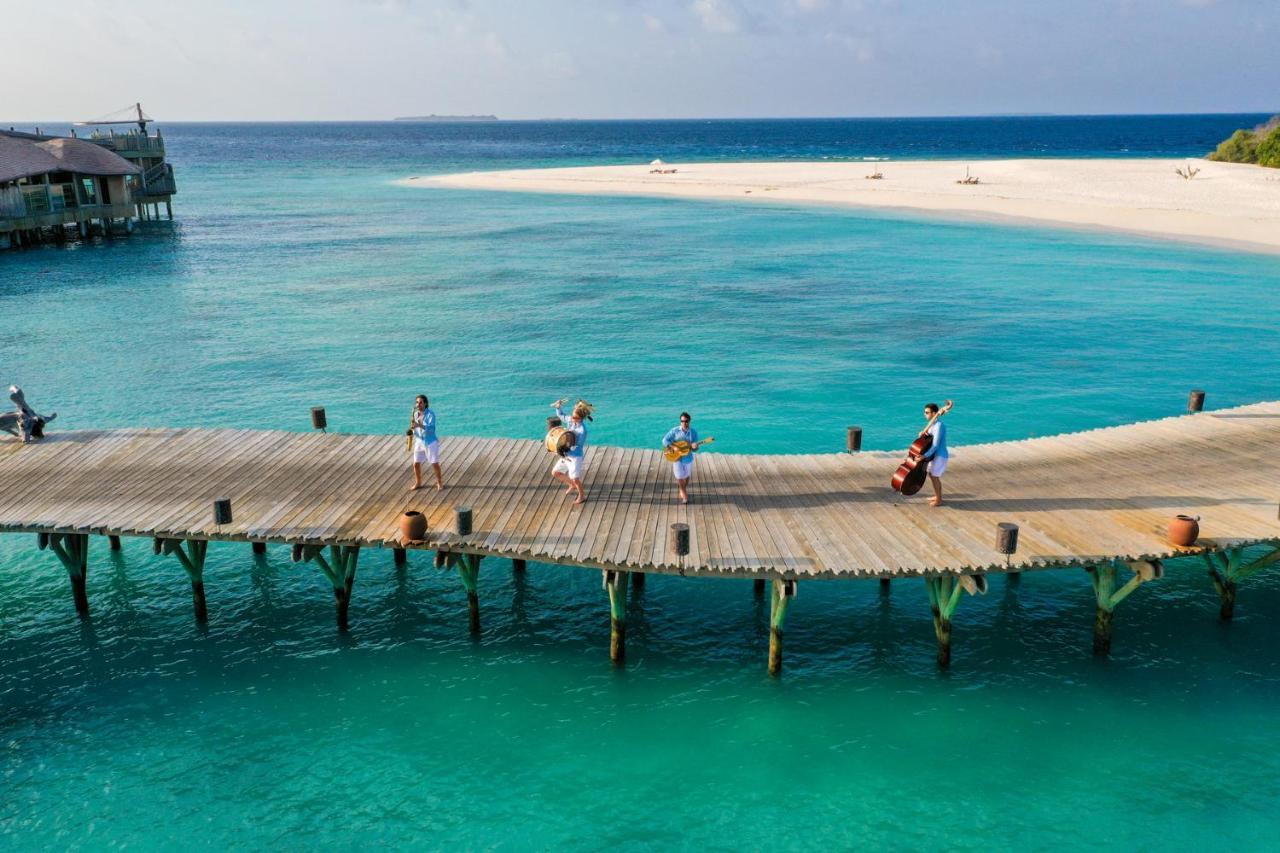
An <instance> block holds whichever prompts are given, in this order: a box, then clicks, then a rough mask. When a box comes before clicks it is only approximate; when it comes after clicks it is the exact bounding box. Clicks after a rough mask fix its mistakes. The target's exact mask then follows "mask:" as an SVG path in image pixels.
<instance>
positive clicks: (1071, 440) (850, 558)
mask: <svg viewBox="0 0 1280 853" xmlns="http://www.w3.org/2000/svg"><path fill="white" fill-rule="evenodd" d="M1277 446H1280V403H1263V404H1258V405H1253V406H1245V407H1241V408H1236V409H1231V410H1224V411H1217V412H1204V413H1199V414H1195V415H1189V416H1183V417H1177V418H1169V419H1165V420H1159V421H1152V422H1147V423H1140V424H1134V425H1129V426H1122V427H1113V428H1107V429H1099V430H1093V431H1089V432H1082V433H1075V434H1068V435H1058V436H1052V437H1046V438H1035V439H1028V440H1025V441H1014V442H1001V443H994V444H985V445H972V446H961V447H959V448H957V449H955V451H954V453H953V459H952V465H951V468H950V469H949V471H948V475H947V485H948V495H947V497H948V502H947V505H946V506H944V507H941V508H931V507H929V506H927V505H926V503H925V501H924V500H923V498H922V497H916V498H912V499H907V498H903V497H901V496H900V495H897V494H896V493H894V492H893V491H891V490H890V488H889V484H888V483H889V478H890V475H891V474H892V473H893V470H894V468H895V467H896V465H897V463H898V462H899V461H900V457H901V454H900V453H884V452H863V453H844V454H822V455H736V454H731V453H717V452H704V453H702V454H699V458H698V462H697V465H696V470H695V479H694V486H693V496H694V502H693V503H692V504H691V505H689V506H687V507H685V506H679V505H677V504H676V502H675V485H674V482H673V480H672V478H671V474H670V469H669V466H668V465H667V464H666V463H665V462H663V460H662V458H661V455H660V453H659V452H658V451H657V450H642V449H628V448H619V447H592V448H590V450H589V451H588V459H589V467H588V470H587V475H586V485H587V489H588V494H589V500H588V502H587V503H586V504H585V505H583V506H581V507H574V506H572V505H571V501H570V499H569V498H568V497H567V496H565V495H564V494H563V490H562V489H561V488H559V487H558V486H556V485H555V484H554V483H552V482H551V481H550V478H549V476H548V472H549V469H550V464H551V461H552V458H553V457H551V456H550V455H549V454H547V453H546V452H545V451H544V450H543V448H542V444H541V442H537V441H530V440H518V439H482V438H462V437H449V436H446V437H442V438H441V454H442V462H443V465H444V470H445V482H446V486H447V488H446V489H445V491H443V492H439V493H438V492H436V491H435V490H434V489H430V488H428V489H424V490H422V491H418V492H412V491H409V490H408V488H407V485H408V481H409V477H410V475H409V471H408V465H407V458H406V457H407V455H406V452H405V449H404V438H403V436H385V435H351V434H335V433H327V434H326V433H292V432H280V431H262V430H231V429H218V430H203V429H115V430H92V431H73V432H65V433H54V434H52V435H50V436H49V437H47V438H46V439H44V440H43V441H41V442H39V443H37V444H33V445H28V446H23V445H20V444H18V443H17V442H14V441H3V442H0V484H3V488H2V489H0V530H4V531H11V532H33V533H38V534H41V542H42V544H52V545H54V546H55V551H57V553H58V554H59V556H60V557H61V558H63V562H64V563H66V564H67V565H68V569H69V570H70V571H71V572H72V579H73V587H74V586H75V581H76V570H77V567H87V562H86V558H84V557H83V556H82V555H81V554H80V553H79V551H78V550H77V549H80V548H83V550H84V552H86V553H87V537H88V536H89V535H105V536H110V537H113V538H114V537H120V536H144V537H148V538H152V539H153V540H154V541H155V543H156V548H157V551H158V552H160V551H163V552H164V553H176V554H177V555H178V557H179V559H180V560H182V561H183V564H184V566H186V568H187V569H188V571H189V572H192V573H193V574H192V580H193V583H195V582H196V581H198V580H200V581H201V582H202V579H201V578H199V577H198V575H199V569H200V567H201V566H202V564H203V558H204V551H205V548H206V547H207V542H208V541H211V540H215V541H223V540H226V541H246V542H254V543H284V544H288V545H291V546H294V554H295V559H307V560H315V561H316V562H317V564H318V565H319V566H320V568H322V569H323V570H324V571H325V573H326V574H327V575H328V576H329V577H330V578H331V579H332V580H333V581H334V588H335V595H336V596H337V598H338V600H339V610H340V615H339V619H340V622H341V623H343V624H345V621H346V604H347V601H348V600H349V598H350V594H351V583H352V581H353V580H354V572H355V561H356V557H357V555H358V554H359V549H361V548H369V547H383V548H391V549H395V550H396V552H397V559H403V552H404V551H405V550H414V549H428V550H433V551H436V552H437V553H438V554H439V555H440V559H442V560H447V561H448V562H449V564H450V565H457V566H458V568H459V571H460V573H461V574H462V576H463V580H464V583H466V584H467V588H468V591H469V592H470V593H471V598H472V606H473V613H472V616H473V626H474V627H476V628H477V629H478V613H477V612H476V608H477V605H476V603H475V582H476V572H477V571H478V567H479V561H480V559H481V558H484V557H503V558H509V559H511V560H514V561H516V562H517V565H521V566H522V565H523V564H524V562H525V561H536V562H543V563H558V564H565V565H574V566H583V567H590V568H596V569H602V570H605V572H606V587H607V588H609V589H610V597H611V600H612V601H613V604H614V605H615V606H614V607H613V616H614V621H615V623H617V622H619V621H620V620H621V618H622V611H621V606H620V605H619V604H618V602H619V601H621V600H624V598H625V589H626V584H627V582H628V578H629V577H636V578H637V580H639V579H642V577H640V576H642V575H643V574H646V573H655V572H656V573H665V574H679V575H712V576H724V577H741V578H755V579H758V580H759V581H761V582H763V581H765V580H768V581H772V583H773V602H774V612H775V619H774V621H773V625H774V628H775V630H776V633H777V635H778V638H779V640H780V637H781V627H782V618H783V616H784V615H785V610H786V604H787V600H788V599H789V597H790V596H791V595H793V594H794V592H795V584H796V582H798V581H807V580H810V579H832V578H882V579H887V578H901V577H909V576H916V577H924V578H926V580H927V582H928V583H927V586H928V590H929V594H930V600H931V603H932V604H933V607H934V612H935V627H937V628H938V630H939V644H940V660H941V658H942V647H943V646H944V645H945V647H946V650H947V655H948V656H949V649H950V638H949V633H950V617H951V615H952V613H954V610H955V606H956V604H958V601H959V598H960V593H961V591H962V590H965V591H968V592H970V593H974V592H982V591H985V580H984V575H985V574H986V573H989V572H1022V571H1028V570H1035V569H1047V568H1063V567H1069V566H1077V567H1086V568H1088V569H1090V571H1091V577H1093V580H1094V587H1095V591H1096V592H1097V593H1098V596H1099V599H1098V601H1099V614H1100V616H1099V619H1102V616H1101V614H1102V613H1103V611H1105V612H1106V618H1107V624H1106V625H1105V626H1097V627H1098V630H1099V631H1101V632H1102V633H1105V634H1106V639H1107V642H1109V635H1110V622H1109V620H1110V612H1111V610H1112V609H1113V608H1114V605H1115V604H1117V603H1118V602H1119V598H1123V597H1124V596H1125V595H1127V594H1128V593H1129V592H1131V591H1132V590H1133V589H1134V588H1136V586H1137V585H1138V584H1140V583H1142V582H1145V581H1147V580H1152V579H1154V578H1156V577H1159V575H1160V564H1159V561H1160V560H1162V559H1165V558H1169V557H1173V556H1179V555H1186V554H1196V553H1201V552H1203V554H1204V559H1205V560H1206V561H1207V562H1208V564H1209V567H1210V569H1211V572H1213V574H1214V575H1215V584H1217V585H1218V586H1219V592H1220V593H1221V594H1222V595H1223V596H1224V598H1223V607H1224V614H1225V612H1226V609H1227V600H1226V596H1227V594H1228V592H1229V593H1230V596H1231V600H1232V602H1234V594H1235V582H1236V580H1238V579H1239V578H1241V577H1244V576H1245V575H1247V574H1249V573H1251V572H1252V571H1256V570H1257V569H1258V568H1261V566H1259V565H1255V564H1254V563H1256V562H1258V561H1257V560H1255V561H1254V563H1248V562H1246V561H1245V559H1244V549H1245V548H1246V547H1249V546H1253V545H1258V544H1262V543H1268V544H1270V545H1271V546H1272V551H1273V553H1272V555H1269V556H1268V557H1267V558H1266V559H1267V561H1268V562H1267V563H1266V564H1269V562H1275V559H1274V554H1275V553H1277V551H1276V549H1277V548H1280V520H1278V517H1277V500H1278V499H1280V456H1277V454H1276V453H1275V450H1274V449H1275V447H1277ZM222 498H225V499H230V501H231V507H232V521H231V522H230V523H226V524H221V525H219V524H216V523H215V518H214V513H213V511H212V505H213V502H214V501H215V500H216V499H222ZM460 507H469V508H470V509H471V521H472V523H471V530H470V532H469V533H463V534H460V533H458V532H457V531H456V522H455V518H456V511H457V510H458V509H459V508H460ZM410 509H415V510H419V511H421V512H422V513H423V514H425V515H426V517H427V520H428V534H427V536H426V538H425V539H423V540H421V541H416V542H403V541H401V540H400V538H399V530H398V521H399V517H400V515H401V513H403V512H404V511H406V510H410ZM1178 513H1185V514H1189V515H1195V516H1200V525H1201V531H1202V537H1203V538H1202V539H1201V541H1200V542H1199V543H1198V544H1197V546H1196V547H1194V548H1191V549H1179V548H1176V547H1174V546H1172V545H1170V544H1169V542H1168V540H1167V538H1166V525H1167V522H1168V520H1169V519H1170V517H1171V516H1173V515H1175V514H1178ZM1000 523H1013V524H1016V525H1017V526H1018V531H1019V536H1018V541H1017V550H1016V552H1015V553H1013V554H1008V555H1006V554H1003V553H1001V552H1000V551H999V550H998V549H997V536H996V529H997V525H998V524H1000ZM673 524H686V525H688V528H689V534H690V541H689V549H688V554H687V555H679V554H677V553H676V548H675V547H674V541H673V533H672V525H673ZM184 546H185V548H186V550H185V551H184V550H183V548H184ZM326 548H327V549H328V554H329V557H328V558H327V559H326V558H325V557H324V551H323V549H326ZM348 561H349V565H348ZM1126 568H1128V569H1130V570H1132V572H1133V578H1132V579H1131V580H1130V581H1129V582H1128V583H1125V584H1122V585H1120V584H1118V581H1117V575H1116V572H1117V569H1119V570H1121V571H1123V570H1124V569H1126ZM80 581H81V584H82V583H83V576H81V578H80ZM1219 582H1220V583H1219ZM618 587H620V588H621V589H618ZM344 593H345V597H344ZM81 597H83V592H82V590H81V592H80V593H78V597H77V601H78V602H79V599H80V598H81ZM199 598H200V599H201V600H200V601H198V602H197V610H198V611H200V610H201V609H202V606H203V601H202V599H203V592H202V590H201V593H200V595H199ZM85 607H86V608H87V603H86V605H85ZM614 627H615V634H616V633H617V631H618V630H619V629H622V630H625V629H624V628H623V627H622V626H620V625H618V624H615V626H614ZM944 628H945V636H944ZM1095 639H1096V640H1097V639H1098V638H1097V637H1095ZM615 641H617V642H618V643H619V645H620V640H619V638H617V637H615ZM779 647H780V643H779ZM615 651H616V652H617V653H618V655H617V656H618V657H620V656H621V649H620V648H619V649H616V650H615Z"/></svg>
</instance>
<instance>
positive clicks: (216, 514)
mask: <svg viewBox="0 0 1280 853" xmlns="http://www.w3.org/2000/svg"><path fill="white" fill-rule="evenodd" d="M213 523H214V524H216V525H218V526H219V527H221V526H222V525H224V524H230V523H231V498H219V499H218V500H216V501H214V502H213Z"/></svg>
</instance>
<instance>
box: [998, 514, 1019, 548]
mask: <svg viewBox="0 0 1280 853" xmlns="http://www.w3.org/2000/svg"><path fill="white" fill-rule="evenodd" d="M996 550H997V551H999V552H1000V553H1001V554H1013V553H1016V552H1017V550H1018V525H1016V524H1014V523H1013V522H1010V521H1002V522H1000V523H999V524H997V525H996Z"/></svg>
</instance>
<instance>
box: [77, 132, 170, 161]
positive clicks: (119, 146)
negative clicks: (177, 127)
mask: <svg viewBox="0 0 1280 853" xmlns="http://www.w3.org/2000/svg"><path fill="white" fill-rule="evenodd" d="M90 139H91V140H92V141H94V142H96V143H98V144H99V145H104V146H106V147H108V148H110V149H112V150H113V151H117V152H119V151H129V152H136V153H138V154H149V155H152V156H157V157H160V156H164V137H162V136H160V135H158V134H157V135H156V136H148V135H147V134H145V133H139V132H137V131H132V132H129V133H117V132H116V131H114V130H113V131H111V132H109V133H103V132H101V131H94V133H93V135H92V136H91V137H90Z"/></svg>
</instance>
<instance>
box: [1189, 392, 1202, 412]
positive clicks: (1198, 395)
mask: <svg viewBox="0 0 1280 853" xmlns="http://www.w3.org/2000/svg"><path fill="white" fill-rule="evenodd" d="M1187 411H1188V412H1193V413H1194V412H1203V411H1204V392H1203V391H1200V390H1196V391H1192V392H1191V396H1190V397H1189V398H1188V399H1187Z"/></svg>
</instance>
